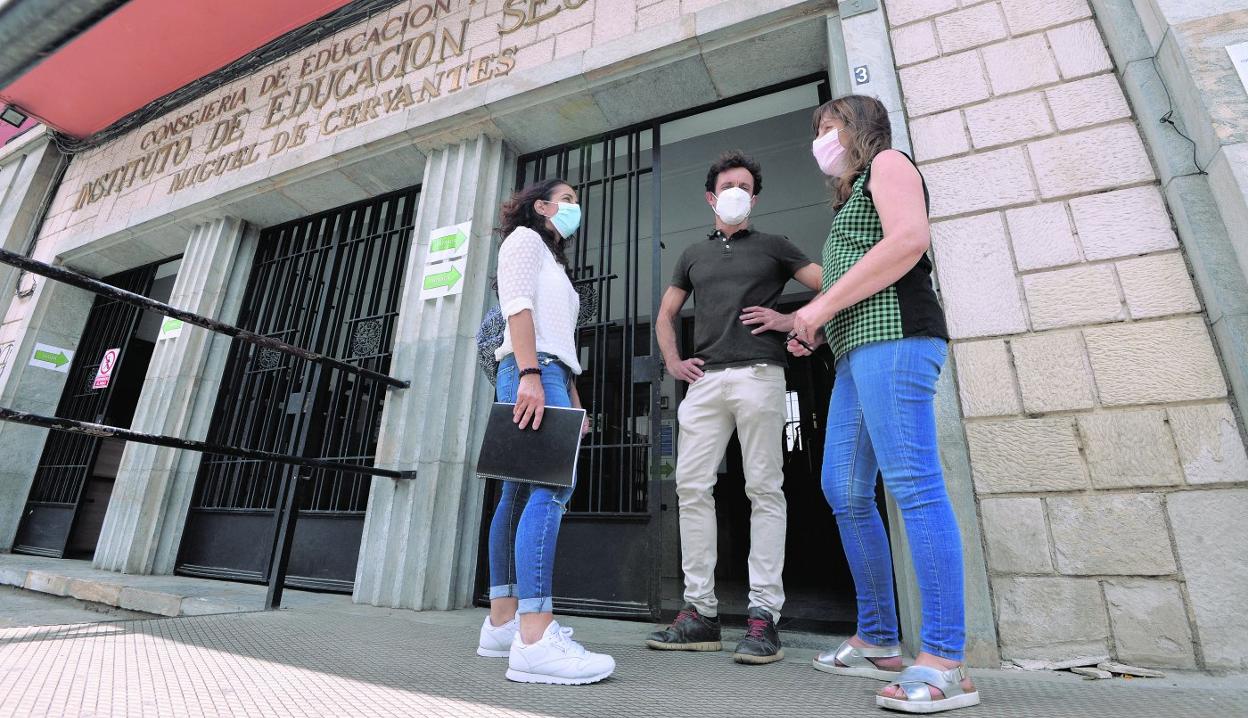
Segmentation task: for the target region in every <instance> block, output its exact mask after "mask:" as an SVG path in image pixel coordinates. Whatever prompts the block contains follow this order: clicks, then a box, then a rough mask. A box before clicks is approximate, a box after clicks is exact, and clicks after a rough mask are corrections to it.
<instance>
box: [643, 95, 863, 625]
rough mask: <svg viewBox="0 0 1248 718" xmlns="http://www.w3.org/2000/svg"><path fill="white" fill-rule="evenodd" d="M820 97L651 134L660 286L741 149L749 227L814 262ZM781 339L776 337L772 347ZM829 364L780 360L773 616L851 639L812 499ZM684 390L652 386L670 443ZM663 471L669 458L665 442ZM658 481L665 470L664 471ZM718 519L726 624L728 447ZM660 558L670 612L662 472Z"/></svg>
mask: <svg viewBox="0 0 1248 718" xmlns="http://www.w3.org/2000/svg"><path fill="white" fill-rule="evenodd" d="M828 96H829V89H828V87H827V85H826V83H825V82H823V81H812V82H808V83H799V84H797V85H796V86H793V87H789V88H787V89H784V90H781V91H778V92H772V93H769V94H766V95H762V96H759V97H755V98H752V99H749V100H746V101H743V102H739V103H736V104H732V105H728V106H725V107H720V108H716V109H714V110H711V111H709V112H703V113H699V114H696V115H692V116H689V117H685V118H680V119H677V120H673V121H670V122H668V123H665V124H664V125H663V127H662V130H663V133H664V134H663V136H664V143H665V144H664V147H663V158H664V163H663V183H664V186H665V188H666V192H665V199H664V205H663V246H664V249H663V268H664V271H663V278H662V280H663V282H664V284H665V285H666V283H667V282H668V281H670V275H671V272H672V269H673V268H674V267H675V265H676V262H677V260H678V259H679V258H680V255H681V253H682V252H683V251H684V250H685V248H686V247H688V246H690V245H691V244H693V243H695V242H705V241H707V235H708V234H709V233H710V232H711V231H712V230H713V229H714V216H713V214H712V213H711V210H710V208H709V207H708V206H707V204H706V201H705V200H704V199H703V195H704V192H705V187H704V183H705V180H706V172H707V168H708V167H709V166H710V164H711V163H712V162H713V161H714V160H715V159H716V158H717V157H718V155H719V154H720V153H721V152H723V151H725V150H742V151H744V152H745V153H746V154H748V155H750V156H752V157H753V158H754V159H755V160H757V161H758V162H759V164H760V165H761V166H762V176H763V180H762V190H761V191H760V192H759V198H758V203H757V205H756V207H755V209H754V211H753V212H752V214H751V224H752V225H753V226H754V227H756V228H757V229H759V230H760V231H763V232H767V233H769V234H779V235H784V236H786V237H788V238H789V240H790V241H792V242H793V243H794V244H796V245H797V246H798V247H799V248H801V249H802V250H803V251H804V252H805V253H806V256H807V257H808V258H809V259H810V260H811V261H812V262H819V261H820V258H821V254H822V248H823V243H824V240H825V239H826V237H827V234H828V228H829V226H830V225H831V221H832V209H831V203H830V199H829V194H828V188H827V183H826V178H825V177H824V175H823V174H822V173H821V172H820V171H819V169H818V167H817V166H816V165H815V162H814V160H813V158H812V157H811V154H810V141H811V139H812V137H813V133H812V132H811V116H812V115H813V113H814V110H815V108H817V107H818V106H819V105H820V104H821V103H822V102H823V101H825V100H826V99H827V98H828ZM813 296H814V293H813V292H811V291H809V290H808V289H807V288H806V287H804V286H802V285H800V284H799V283H797V282H795V281H794V282H790V283H789V285H788V286H787V287H786V289H785V294H784V296H783V297H782V299H781V303H780V306H779V307H778V309H779V310H780V311H784V312H791V311H794V310H796V309H797V308H799V307H801V306H802V305H804V304H805V303H806V302H807V301H809V300H810V299H811V298H812V297H813ZM693 314H694V301H693V299H692V298H690V300H689V302H687V303H686V305H685V308H684V311H683V313H682V317H681V322H680V327H679V329H678V336H679V341H680V345H681V347H682V352H683V353H684V356H691V355H692V354H693V335H694V334H693V329H694V326H693V324H694V320H693ZM781 339H782V338H781V337H777V341H780V340H781ZM831 365H832V357H831V356H830V355H829V354H828V352H827V349H826V347H825V348H821V349H820V351H819V353H818V354H816V355H815V356H813V357H808V358H802V359H798V358H794V357H790V358H789V362H788V368H787V370H786V372H785V376H786V383H787V391H786V407H785V409H786V414H787V417H788V421H787V423H786V426H785V431H784V436H783V437H779V439H780V440H781V441H782V442H783V447H784V493H785V498H786V500H787V504H788V534H787V540H786V542H785V571H784V588H785V594H786V600H785V606H784V609H783V612H782V617H781V628H789V629H806V630H830V631H852V630H853V625H854V614H855V609H854V589H853V580H852V578H851V576H850V574H849V569H848V566H847V564H846V563H845V559H844V552H843V551H842V550H841V544H840V538H839V535H838V533H837V529H836V521H835V518H834V517H833V515H832V510H831V509H830V508H829V507H828V504H827V501H826V500H825V499H824V497H823V491H822V486H821V474H822V466H823V445H824V424H825V421H826V419H827V412H828V401H829V399H830V397H831V392H832V383H833V375H832V370H831V369H832V368H831ZM687 388H688V387H687V385H686V384H684V383H683V382H678V381H676V380H675V379H673V378H671V377H666V378H665V381H664V383H663V389H662V397H663V399H661V401H664V402H666V404H667V408H666V410H665V411H664V412H663V420H664V424H665V430H666V431H670V432H671V435H672V437H673V439H675V438H676V437H677V436H678V428H677V425H676V424H677V422H676V409H677V407H678V406H679V401H680V400H681V399H682V398H683V397H684V394H685V391H686V390H687ZM670 449H671V451H670V454H668V455H665V456H664V457H663V462H664V465H665V466H670V467H671V468H672V469H674V468H675V466H676V465H677V463H678V462H679V460H680V457H679V454H678V453H677V452H676V451H675V449H676V446H675V442H673V444H672V446H671V447H670ZM664 472H665V473H669V472H670V469H664ZM717 474H718V479H717V483H716V486H715V502H716V513H717V518H718V531H717V533H718V547H717V548H718V563H717V568H716V576H715V578H716V596H717V598H718V599H719V608H720V613H721V615H722V616H724V617H725V618H726V619H727V620H728V621H729V622H733V621H743V620H744V618H745V614H746V610H747V608H748V593H749V576H748V569H747V560H748V556H749V548H750V530H749V528H750V502H749V499H748V498H747V497H746V494H745V475H744V471H743V468H742V457H741V447H740V443H739V442H738V441H737V439H736V437H735V436H734V438H733V439H732V441H731V442H730V443H729V446H728V449H727V451H726V453H725V456H724V459H723V461H721V463H720V466H719V469H718V471H717ZM662 492H663V493H662V496H663V514H662V524H663V538H664V544H663V551H662V566H663V568H662V571H663V573H662V581H661V584H662V609H663V613H664V614H667V615H670V614H674V613H675V612H676V611H677V610H679V609H680V607H681V606H682V605H683V602H684V600H683V594H684V582H683V575H682V572H681V569H680V533H679V519H678V511H677V506H678V499H677V496H676V486H675V481H674V474H672V475H670V476H668V478H665V479H664V480H663V482H662Z"/></svg>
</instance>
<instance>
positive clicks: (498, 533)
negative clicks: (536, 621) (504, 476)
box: [490, 354, 572, 613]
mask: <svg viewBox="0 0 1248 718" xmlns="http://www.w3.org/2000/svg"><path fill="white" fill-rule="evenodd" d="M538 363H539V364H540V365H541V367H542V390H543V391H545V393H546V406H564V407H567V406H572V399H571V397H570V396H569V395H568V385H569V383H570V382H571V380H572V372H571V371H570V370H569V369H568V368H567V367H566V366H564V365H563V364H561V363H560V362H559V361H558V360H556V359H555V358H554V357H553V356H550V355H549V354H538ZM519 388H520V370H519V368H518V367H517V366H516V358H515V355H514V354H512V355H508V356H506V357H504V358H503V361H502V362H500V363H499V365H498V382H497V386H496V394H495V395H496V396H497V398H498V401H504V402H514V401H515V400H516V393H517V391H518V390H519ZM570 498H572V488H571V487H569V488H566V489H555V488H552V487H548V486H538V485H535V484H526V483H520V482H517V481H504V482H503V496H502V498H501V499H500V500H499V502H498V508H496V509H494V518H493V519H492V520H491V521H490V598H492V599H493V598H507V597H512V596H514V597H517V598H519V599H520V608H519V613H549V612H550V611H551V610H552V608H553V604H552V600H551V593H552V591H551V587H550V585H551V580H552V579H553V577H554V570H555V544H556V543H557V542H558V540H559V522H560V521H561V520H562V519H563V511H564V508H565V507H566V506H567V504H568V499H570Z"/></svg>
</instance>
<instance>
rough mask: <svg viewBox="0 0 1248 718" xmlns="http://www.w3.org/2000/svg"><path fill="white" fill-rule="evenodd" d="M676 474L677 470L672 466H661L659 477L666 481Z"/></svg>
mask: <svg viewBox="0 0 1248 718" xmlns="http://www.w3.org/2000/svg"><path fill="white" fill-rule="evenodd" d="M674 473H676V469H675V468H673V467H672V465H671V464H661V465H660V466H659V476H662V477H663V478H665V479H666V478H667V477H669V476H671V475H672V474H674Z"/></svg>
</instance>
